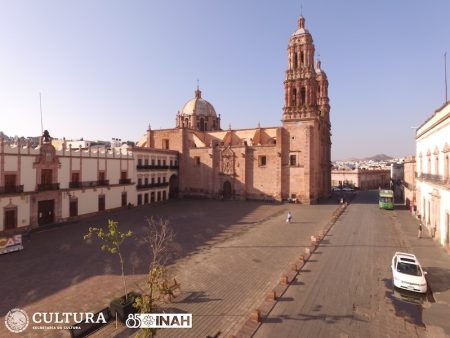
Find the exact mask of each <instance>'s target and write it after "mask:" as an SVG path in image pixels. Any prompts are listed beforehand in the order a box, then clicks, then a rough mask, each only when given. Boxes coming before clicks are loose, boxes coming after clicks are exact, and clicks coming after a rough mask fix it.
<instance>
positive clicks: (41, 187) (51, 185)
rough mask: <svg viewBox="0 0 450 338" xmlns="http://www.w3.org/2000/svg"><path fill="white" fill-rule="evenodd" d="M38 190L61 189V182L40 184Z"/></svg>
mask: <svg viewBox="0 0 450 338" xmlns="http://www.w3.org/2000/svg"><path fill="white" fill-rule="evenodd" d="M37 190H38V191H48V190H59V183H48V184H38V185H37Z"/></svg>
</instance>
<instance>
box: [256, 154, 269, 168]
mask: <svg viewBox="0 0 450 338" xmlns="http://www.w3.org/2000/svg"><path fill="white" fill-rule="evenodd" d="M266 164H267V157H266V156H265V155H262V156H259V157H258V165H259V166H260V167H264V166H265V165H266Z"/></svg>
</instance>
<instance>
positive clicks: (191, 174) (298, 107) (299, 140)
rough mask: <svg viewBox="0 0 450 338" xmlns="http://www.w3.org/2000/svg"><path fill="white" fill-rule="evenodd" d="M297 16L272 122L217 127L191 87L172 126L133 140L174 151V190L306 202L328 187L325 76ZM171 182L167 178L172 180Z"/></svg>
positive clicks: (214, 117)
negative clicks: (278, 117)
mask: <svg viewBox="0 0 450 338" xmlns="http://www.w3.org/2000/svg"><path fill="white" fill-rule="evenodd" d="M314 52H315V50H314V43H313V39H312V36H311V34H310V33H309V31H308V30H307V29H306V28H305V19H304V18H303V17H300V18H299V19H298V28H297V30H296V31H295V32H294V33H293V34H292V35H291V37H290V39H289V45H288V66H287V71H286V79H285V81H284V90H285V97H284V108H283V115H282V125H281V126H280V127H271V128H264V127H261V126H259V125H258V126H257V128H252V129H231V128H229V129H222V128H221V124H220V120H221V118H220V114H217V112H216V111H215V109H214V106H213V105H212V104H211V103H209V102H208V101H206V100H205V99H204V98H203V97H202V92H201V91H200V89H199V88H197V90H196V91H195V97H194V98H193V99H191V100H189V101H188V102H187V103H186V104H184V106H183V107H182V108H181V110H180V111H179V112H178V114H177V115H176V127H175V128H173V129H159V130H152V129H151V128H150V127H149V128H148V130H147V132H146V134H145V135H144V136H143V137H142V138H141V139H140V140H139V142H138V146H139V147H145V148H153V149H168V150H174V151H177V152H178V154H179V175H178V182H176V187H177V193H178V195H179V196H199V197H209V198H234V199H260V200H277V201H281V200H286V199H291V200H294V201H298V202H300V203H305V204H312V203H316V202H317V201H318V200H319V199H321V198H326V197H328V195H329V193H330V188H331V161H330V160H331V159H330V150H331V140H330V136H331V134H330V130H331V125H330V115H329V114H330V105H329V99H328V80H327V76H326V74H325V72H324V71H323V70H322V69H321V65H320V61H319V60H316V61H315V60H314ZM173 185H174V182H171V187H173Z"/></svg>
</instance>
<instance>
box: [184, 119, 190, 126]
mask: <svg viewBox="0 0 450 338" xmlns="http://www.w3.org/2000/svg"><path fill="white" fill-rule="evenodd" d="M184 126H185V127H186V128H187V127H188V126H189V119H188V118H187V117H186V118H185V119H184Z"/></svg>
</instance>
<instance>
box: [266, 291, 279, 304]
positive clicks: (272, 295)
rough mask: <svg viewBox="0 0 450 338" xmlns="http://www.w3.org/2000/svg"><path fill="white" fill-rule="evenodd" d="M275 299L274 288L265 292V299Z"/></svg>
mask: <svg viewBox="0 0 450 338" xmlns="http://www.w3.org/2000/svg"><path fill="white" fill-rule="evenodd" d="M276 299H277V292H276V291H275V290H272V291H269V292H267V293H266V300H269V301H274V300H276Z"/></svg>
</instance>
